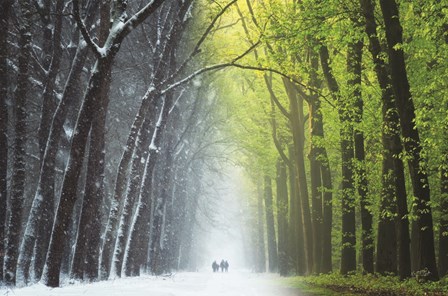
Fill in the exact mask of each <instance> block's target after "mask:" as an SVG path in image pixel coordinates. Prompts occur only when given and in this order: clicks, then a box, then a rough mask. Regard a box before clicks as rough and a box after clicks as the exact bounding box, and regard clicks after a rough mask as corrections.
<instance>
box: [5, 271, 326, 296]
mask: <svg viewBox="0 0 448 296" xmlns="http://www.w3.org/2000/svg"><path fill="white" fill-rule="evenodd" d="M0 295H15V296H75V295H86V296H93V295H95V296H118V295H120V296H122V295H126V296H141V295H151V296H193V295H194V296H221V295H226V296H309V295H324V294H321V293H319V294H314V293H313V294H310V293H307V292H302V291H301V289H300V288H296V287H295V288H294V287H288V286H287V285H282V284H281V281H280V280H279V276H277V275H273V274H256V273H251V272H245V271H232V270H230V271H229V272H228V273H213V272H211V271H210V272H182V273H176V274H172V275H170V276H164V277H155V276H141V277H134V278H123V279H116V280H110V281H102V282H97V283H91V284H82V283H74V284H64V286H63V287H61V288H49V287H46V286H45V285H43V284H40V283H39V284H35V285H32V286H28V287H24V288H16V289H12V290H10V289H2V288H0Z"/></svg>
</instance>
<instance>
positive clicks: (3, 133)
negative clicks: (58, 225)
mask: <svg viewBox="0 0 448 296" xmlns="http://www.w3.org/2000/svg"><path fill="white" fill-rule="evenodd" d="M9 2H10V1H2V3H1V4H0V26H1V27H2V28H3V29H2V30H4V31H5V32H8V27H9V10H10V5H11V4H10V3H9ZM7 57H8V38H7V34H1V35H0V217H1V218H0V282H1V281H3V262H4V255H5V247H6V244H5V237H6V206H7V203H6V199H7V194H8V188H7V184H8V182H7V175H8V170H7V168H8V105H7V100H8V81H9V80H8V78H9V77H8V75H7V73H8V62H7Z"/></svg>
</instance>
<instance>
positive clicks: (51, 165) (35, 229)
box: [18, 45, 87, 280]
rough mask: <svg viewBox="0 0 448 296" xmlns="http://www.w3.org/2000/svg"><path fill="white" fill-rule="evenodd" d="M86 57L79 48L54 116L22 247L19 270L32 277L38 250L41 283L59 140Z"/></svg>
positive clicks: (36, 270) (36, 268) (37, 270)
mask: <svg viewBox="0 0 448 296" xmlns="http://www.w3.org/2000/svg"><path fill="white" fill-rule="evenodd" d="M86 57H87V48H86V47H83V46H79V45H78V48H77V51H76V55H75V58H74V60H73V62H72V68H71V71H70V74H69V76H68V78H67V83H66V87H65V90H64V93H63V95H62V99H61V102H60V103H59V105H58V107H57V109H56V112H55V114H54V118H53V122H52V126H51V130H50V134H49V136H48V143H47V146H46V151H45V153H44V158H43V160H42V165H41V167H40V174H39V181H38V184H37V189H36V194H35V196H34V199H33V203H32V206H31V211H30V213H29V215H28V221H27V224H26V229H25V232H24V238H23V240H22V244H21V247H20V257H19V263H18V269H19V271H20V272H21V273H22V274H23V277H24V278H25V280H26V279H27V278H28V277H29V268H30V264H31V260H32V253H33V250H34V251H35V255H34V277H35V279H37V280H39V279H40V277H41V275H42V271H43V267H44V264H45V259H46V254H47V250H48V245H49V241H50V236H51V228H52V225H53V221H54V202H55V201H54V199H55V196H54V195H55V192H54V190H55V188H54V186H55V160H56V154H57V151H58V147H59V139H60V138H61V135H62V132H63V130H64V128H63V124H64V121H65V118H66V115H67V112H68V111H69V108H70V106H71V101H75V100H76V99H77V96H78V95H77V94H78V83H79V79H80V75H81V73H82V70H83V67H84V64H85V60H86ZM36 240H37V241H36ZM34 248H35V249H34Z"/></svg>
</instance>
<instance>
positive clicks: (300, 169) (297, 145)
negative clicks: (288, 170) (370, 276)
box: [283, 78, 314, 274]
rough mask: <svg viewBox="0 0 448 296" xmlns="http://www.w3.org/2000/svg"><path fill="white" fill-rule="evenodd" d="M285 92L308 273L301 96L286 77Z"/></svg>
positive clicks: (310, 253)
mask: <svg viewBox="0 0 448 296" xmlns="http://www.w3.org/2000/svg"><path fill="white" fill-rule="evenodd" d="M283 84H284V86H285V89H286V92H287V94H288V98H289V108H290V116H291V128H292V133H293V142H294V158H292V159H294V163H295V169H296V172H295V174H296V179H295V181H296V182H298V183H297V185H296V186H297V187H296V188H297V189H298V190H297V193H298V197H299V201H300V209H301V216H302V225H303V245H304V256H305V257H304V259H305V266H306V267H305V272H306V273H307V274H310V273H311V272H312V271H313V268H314V267H313V258H314V255H313V250H314V248H313V229H312V227H313V225H312V221H311V212H310V204H309V194H308V184H307V178H306V171H305V159H304V145H305V135H304V124H303V121H304V119H303V98H301V97H300V96H297V91H296V90H295V86H294V85H293V83H292V82H291V81H289V80H288V79H285V78H284V79H283Z"/></svg>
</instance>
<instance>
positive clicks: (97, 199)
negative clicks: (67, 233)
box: [72, 73, 110, 280]
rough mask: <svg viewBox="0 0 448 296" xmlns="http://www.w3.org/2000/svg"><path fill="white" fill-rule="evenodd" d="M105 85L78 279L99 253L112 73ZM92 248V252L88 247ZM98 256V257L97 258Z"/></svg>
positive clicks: (93, 136) (93, 140)
mask: <svg viewBox="0 0 448 296" xmlns="http://www.w3.org/2000/svg"><path fill="white" fill-rule="evenodd" d="M102 83H103V85H102V86H101V90H102V93H101V94H100V96H101V105H100V106H98V107H99V109H97V110H96V114H95V118H94V119H93V122H92V128H91V131H90V145H89V159H88V163H87V177H86V185H85V191H84V192H85V195H84V199H83V203H82V209H81V215H80V216H81V217H80V222H79V226H78V231H77V242H76V248H75V255H74V260H73V265H72V276H73V277H75V278H78V279H83V278H84V272H85V271H86V269H87V268H88V266H89V265H87V264H86V263H87V260H86V259H87V256H90V257H91V258H92V259H93V258H95V257H96V256H98V255H99V254H98V253H99V243H100V236H101V227H100V225H99V222H100V219H99V218H100V217H99V215H100V208H101V203H102V201H103V196H102V188H103V177H104V171H105V150H104V149H105V133H106V126H105V125H106V115H107V109H108V105H109V93H108V90H109V86H110V73H107V74H106V79H104V80H103V82H102ZM88 246H90V253H88V252H87V247H88ZM95 255H96V256H95ZM93 261H94V262H91V264H92V266H91V268H92V270H91V272H90V273H91V274H90V275H89V280H95V279H96V278H97V275H95V271H94V266H95V265H96V264H95V263H96V262H95V261H96V260H93Z"/></svg>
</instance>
